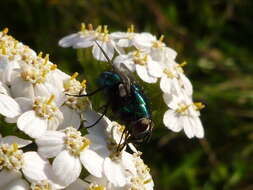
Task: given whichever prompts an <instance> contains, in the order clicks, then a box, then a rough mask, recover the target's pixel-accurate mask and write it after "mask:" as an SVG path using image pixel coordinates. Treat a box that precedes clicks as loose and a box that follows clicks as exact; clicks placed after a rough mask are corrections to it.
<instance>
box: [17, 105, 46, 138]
mask: <svg viewBox="0 0 253 190" xmlns="http://www.w3.org/2000/svg"><path fill="white" fill-rule="evenodd" d="M17 126H18V128H19V129H20V130H21V131H23V132H24V133H26V134H27V135H29V136H30V137H32V138H38V137H40V136H41V135H43V133H45V131H46V129H47V120H46V119H42V118H40V117H38V116H37V115H36V113H35V111H33V110H31V111H27V112H25V113H23V114H22V115H21V116H20V117H19V118H18V122H17Z"/></svg>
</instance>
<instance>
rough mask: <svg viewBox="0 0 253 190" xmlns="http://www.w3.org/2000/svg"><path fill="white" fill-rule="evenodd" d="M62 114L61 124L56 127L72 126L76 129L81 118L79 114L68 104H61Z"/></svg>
mask: <svg viewBox="0 0 253 190" xmlns="http://www.w3.org/2000/svg"><path fill="white" fill-rule="evenodd" d="M60 110H61V112H62V114H63V118H64V120H63V122H62V124H61V125H60V126H59V127H58V130H59V129H65V128H66V127H67V126H72V127H74V128H76V129H78V128H79V127H80V125H81V118H80V114H79V113H77V112H76V111H75V110H74V109H71V108H70V107H68V106H65V105H64V106H61V108H60Z"/></svg>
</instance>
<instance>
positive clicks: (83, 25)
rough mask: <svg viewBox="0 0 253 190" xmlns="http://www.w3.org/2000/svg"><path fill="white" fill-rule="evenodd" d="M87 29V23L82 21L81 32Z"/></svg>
mask: <svg viewBox="0 0 253 190" xmlns="http://www.w3.org/2000/svg"><path fill="white" fill-rule="evenodd" d="M85 31H86V25H85V23H81V32H85Z"/></svg>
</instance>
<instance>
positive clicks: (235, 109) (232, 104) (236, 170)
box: [0, 0, 253, 190]
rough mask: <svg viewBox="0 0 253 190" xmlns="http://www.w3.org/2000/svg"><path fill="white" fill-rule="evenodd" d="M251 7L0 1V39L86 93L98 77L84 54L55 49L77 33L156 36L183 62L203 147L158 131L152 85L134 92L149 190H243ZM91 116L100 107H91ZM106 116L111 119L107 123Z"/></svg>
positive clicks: (157, 100) (248, 154) (249, 142)
mask: <svg viewBox="0 0 253 190" xmlns="http://www.w3.org/2000/svg"><path fill="white" fill-rule="evenodd" d="M252 10H253V1H250V0H248V1H246V0H212V1H209V0H198V1H193V0H187V1H180V0H125V1H124V0H121V1H119V0H1V2H0V29H3V28H4V27H8V28H9V30H10V32H9V34H11V35H13V36H14V37H15V38H16V39H17V40H19V41H22V42H24V43H25V44H27V45H29V46H30V47H31V48H32V49H34V50H35V51H37V52H40V51H43V52H44V53H49V54H50V59H51V61H53V62H54V63H55V64H57V65H58V67H59V68H60V69H62V70H63V71H64V72H66V73H68V74H72V73H73V72H75V71H78V72H79V73H80V77H79V79H84V78H85V79H87V80H88V88H89V89H90V90H92V89H95V88H96V86H95V80H96V78H95V77H94V76H97V75H98V74H99V73H100V72H102V71H103V70H105V69H108V68H109V67H108V66H105V64H102V63H99V62H95V61H94V60H93V58H92V57H91V56H90V51H89V50H85V51H83V50H79V51H78V52H77V51H76V50H73V49H71V48H68V49H63V48H60V47H58V45H57V43H58V40H59V39H60V38H62V37H63V36H65V35H68V34H70V33H73V32H76V31H78V30H79V28H80V23H81V22H85V23H92V24H93V25H94V26H97V25H99V24H106V25H108V27H109V30H110V31H119V30H121V31H125V30H126V28H127V27H128V26H129V25H130V24H134V25H135V26H136V30H137V31H139V32H143V31H146V32H151V33H153V34H155V35H157V36H160V35H161V34H164V35H165V42H166V43H167V44H168V45H169V46H170V47H172V48H173V49H175V50H176V51H177V52H178V57H177V61H178V62H182V61H187V62H188V65H187V66H186V68H185V72H186V74H187V76H188V77H189V78H190V80H191V81H192V83H193V85H194V90H195V92H194V100H196V101H202V102H204V103H205V104H206V108H205V109H204V110H202V112H201V113H202V116H201V119H202V121H203V125H204V128H205V133H206V135H205V137H206V138H205V139H203V140H198V139H191V140H189V139H187V137H186V136H185V135H184V134H183V133H179V134H176V133H172V132H171V131H169V130H168V129H166V128H165V127H164V126H163V123H162V117H163V113H164V111H165V110H166V106H165V104H164V103H163V101H162V99H161V93H159V91H160V90H159V86H158V85H145V84H143V85H144V89H145V93H146V94H147V96H148V98H149V101H150V103H151V107H152V110H153V115H154V120H155V130H154V133H153V136H152V140H151V141H150V142H149V143H148V144H144V145H142V146H141V147H140V149H141V150H142V151H143V152H144V153H143V158H144V160H145V162H146V163H147V164H148V165H149V166H150V168H151V173H152V175H153V178H154V181H155V189H157V190H170V189H172V190H174V189H176V190H181V189H182V190H183V189H185V190H219V189H224V190H230V189H236V190H251V189H253V160H252V158H253V125H252V121H253V110H252V107H253V87H252V85H253V80H252V79H253V76H252V71H253V63H252V57H253V55H252V49H253V40H252V38H253V32H252V29H253V26H252V20H253V11H252ZM92 100H93V104H94V107H95V108H97V107H99V105H100V104H101V102H102V101H103V100H101V97H99V96H98V97H94V98H93V97H92ZM111 115H113V114H111Z"/></svg>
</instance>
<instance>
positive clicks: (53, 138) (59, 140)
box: [35, 131, 66, 158]
mask: <svg viewBox="0 0 253 190" xmlns="http://www.w3.org/2000/svg"><path fill="white" fill-rule="evenodd" d="M65 136H66V135H65V133H63V132H60V131H46V132H45V133H44V135H42V136H41V137H40V138H38V139H36V140H35V142H36V144H37V145H38V152H39V153H40V154H41V155H42V156H44V157H46V158H52V157H55V156H57V155H58V154H59V153H60V152H61V151H63V150H64V147H65V145H64V138H65Z"/></svg>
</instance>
